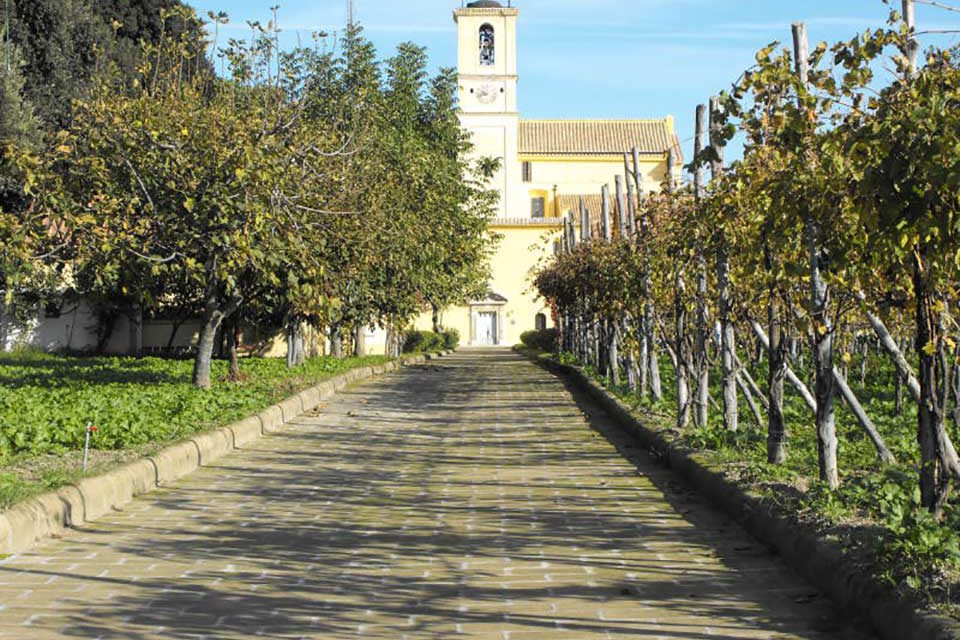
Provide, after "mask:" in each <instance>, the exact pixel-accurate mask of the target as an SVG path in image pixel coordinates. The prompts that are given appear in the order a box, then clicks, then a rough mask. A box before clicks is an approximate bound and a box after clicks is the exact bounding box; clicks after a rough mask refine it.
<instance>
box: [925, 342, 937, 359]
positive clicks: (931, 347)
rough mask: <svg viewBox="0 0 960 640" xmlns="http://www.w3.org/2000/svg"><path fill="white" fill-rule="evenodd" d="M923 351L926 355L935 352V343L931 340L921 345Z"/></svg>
mask: <svg viewBox="0 0 960 640" xmlns="http://www.w3.org/2000/svg"><path fill="white" fill-rule="evenodd" d="M923 352H924V353H925V354H927V355H928V356H932V355H934V354H935V353H936V352H937V345H935V344H934V343H933V342H928V343H927V344H925V345H923Z"/></svg>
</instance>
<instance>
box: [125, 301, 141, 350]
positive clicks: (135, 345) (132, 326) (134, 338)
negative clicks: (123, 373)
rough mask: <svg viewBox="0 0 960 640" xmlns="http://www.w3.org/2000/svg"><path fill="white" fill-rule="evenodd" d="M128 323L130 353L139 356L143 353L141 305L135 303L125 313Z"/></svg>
mask: <svg viewBox="0 0 960 640" xmlns="http://www.w3.org/2000/svg"><path fill="white" fill-rule="evenodd" d="M127 318H128V323H129V336H130V344H129V351H130V355H131V356H133V357H134V358H139V357H141V356H142V355H143V305H142V304H137V305H134V306H133V307H132V308H131V309H130V313H129V314H128V315H127Z"/></svg>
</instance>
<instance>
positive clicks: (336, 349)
mask: <svg viewBox="0 0 960 640" xmlns="http://www.w3.org/2000/svg"><path fill="white" fill-rule="evenodd" d="M399 342H400V336H399V335H397V343H398V344H399ZM330 355H331V356H333V357H334V358H337V359H341V358H343V329H342V327H341V326H340V325H339V324H335V325H333V326H332V327H330Z"/></svg>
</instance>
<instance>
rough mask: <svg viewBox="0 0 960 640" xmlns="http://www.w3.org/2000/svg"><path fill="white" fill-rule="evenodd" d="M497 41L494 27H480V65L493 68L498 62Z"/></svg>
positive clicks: (486, 25)
mask: <svg viewBox="0 0 960 640" xmlns="http://www.w3.org/2000/svg"><path fill="white" fill-rule="evenodd" d="M494 44H495V40H494V36H493V27H491V26H490V25H489V24H485V25H483V26H482V27H480V64H481V65H483V66H485V67H492V66H493V63H494V62H495V61H496V55H495V51H496V49H495V47H494Z"/></svg>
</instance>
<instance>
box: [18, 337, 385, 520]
mask: <svg viewBox="0 0 960 640" xmlns="http://www.w3.org/2000/svg"><path fill="white" fill-rule="evenodd" d="M385 361H386V358H384V357H379V356H374V357H366V358H345V359H336V358H330V357H320V358H311V359H308V360H307V362H306V364H305V365H304V366H302V367H298V368H288V367H287V364H286V362H285V361H284V360H281V359H273V358H250V359H248V360H245V361H244V367H243V370H244V374H245V375H244V379H243V380H242V381H240V382H230V381H228V376H227V373H228V372H227V363H226V362H222V361H217V362H214V364H213V374H214V375H213V388H212V389H211V390H210V391H204V390H201V389H197V388H196V387H195V386H193V385H192V384H191V373H192V366H193V364H192V362H190V361H186V360H164V359H158V358H140V359H135V358H109V357H80V358H77V357H66V356H58V355H49V354H43V353H35V352H23V353H15V354H0V509H2V508H5V507H8V506H10V505H11V504H13V503H14V502H16V501H18V500H21V499H23V498H26V497H28V496H29V495H34V494H36V493H38V492H40V491H43V490H47V489H52V488H55V487H58V486H62V485H63V484H66V483H69V482H70V481H72V480H74V479H75V478H76V477H78V474H79V452H80V450H81V449H82V447H83V442H84V436H85V430H86V427H87V424H88V423H93V424H94V425H96V426H97V428H98V429H97V431H96V433H95V434H94V437H93V440H92V447H93V448H94V449H95V450H96V451H95V456H94V458H93V460H94V462H95V465H94V466H93V467H92V468H91V472H96V471H101V470H103V466H104V465H107V466H109V465H111V464H115V463H117V462H123V461H125V460H129V459H130V458H132V457H137V456H139V455H143V453H145V452H148V451H150V450H151V449H154V448H156V446H157V445H161V444H164V443H169V442H173V441H176V440H179V439H182V438H185V437H187V436H190V435H192V434H195V433H197V432H200V431H204V430H206V429H210V428H214V427H217V426H222V425H226V424H229V423H230V422H233V421H236V420H239V419H241V418H244V417H246V416H249V415H253V414H255V413H258V412H259V411H261V410H263V409H264V408H266V407H268V406H270V405H271V404H274V403H276V402H278V401H280V400H282V399H284V398H286V397H288V396H290V395H293V394H294V393H297V392H299V391H301V390H303V389H305V388H308V387H310V386H312V385H314V384H317V383H319V382H322V381H324V380H326V379H328V378H331V377H333V376H335V375H337V374H340V373H343V372H344V371H347V370H349V369H351V368H354V367H358V366H370V365H375V364H382V363H383V362H385Z"/></svg>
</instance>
